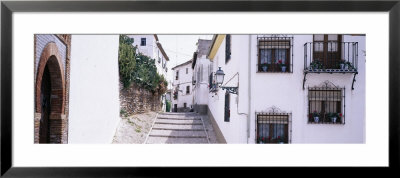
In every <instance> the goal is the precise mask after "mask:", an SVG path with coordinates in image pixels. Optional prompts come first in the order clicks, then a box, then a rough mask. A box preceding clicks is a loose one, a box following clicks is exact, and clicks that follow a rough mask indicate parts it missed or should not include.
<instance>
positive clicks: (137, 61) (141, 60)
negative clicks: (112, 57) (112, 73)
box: [118, 35, 168, 94]
mask: <svg viewBox="0 0 400 178" xmlns="http://www.w3.org/2000/svg"><path fill="white" fill-rule="evenodd" d="M132 43H133V40H132V39H131V38H129V37H128V36H126V35H120V37H119V53H118V64H119V74H120V80H121V81H122V83H123V85H124V88H128V87H130V85H131V84H132V83H135V84H136V85H137V86H139V87H142V88H145V89H147V90H149V91H151V92H153V94H154V93H159V94H164V93H165V92H166V90H167V86H168V82H167V80H166V79H165V78H164V76H162V75H160V74H158V73H157V67H156V65H155V59H151V58H150V57H148V56H146V55H143V54H142V53H137V52H136V47H133V46H132Z"/></svg>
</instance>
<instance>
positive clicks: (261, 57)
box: [257, 36, 293, 73]
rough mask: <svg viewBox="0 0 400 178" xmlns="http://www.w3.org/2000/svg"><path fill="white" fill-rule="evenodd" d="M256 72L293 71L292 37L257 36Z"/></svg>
mask: <svg viewBox="0 0 400 178" xmlns="http://www.w3.org/2000/svg"><path fill="white" fill-rule="evenodd" d="M257 48H258V63H257V72H282V73H292V72H293V37H286V36H283V37H282V36H268V37H266V36H258V37H257Z"/></svg>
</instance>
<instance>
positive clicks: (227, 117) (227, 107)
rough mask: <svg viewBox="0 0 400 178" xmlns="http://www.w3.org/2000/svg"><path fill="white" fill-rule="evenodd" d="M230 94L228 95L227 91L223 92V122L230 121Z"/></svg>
mask: <svg viewBox="0 0 400 178" xmlns="http://www.w3.org/2000/svg"><path fill="white" fill-rule="evenodd" d="M229 100H230V96H229V92H226V93H225V119H224V121H225V122H229V121H230V117H231V108H230V101H229Z"/></svg>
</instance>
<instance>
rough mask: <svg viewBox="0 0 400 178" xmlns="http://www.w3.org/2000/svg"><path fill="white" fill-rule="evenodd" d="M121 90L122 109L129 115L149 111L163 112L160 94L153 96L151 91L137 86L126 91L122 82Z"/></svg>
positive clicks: (133, 85)
mask: <svg viewBox="0 0 400 178" xmlns="http://www.w3.org/2000/svg"><path fill="white" fill-rule="evenodd" d="M119 88H120V92H119V99H120V108H121V110H124V111H126V112H127V113H128V114H129V115H131V114H136V113H144V112H149V111H161V108H162V104H161V95H159V94H158V93H154V94H153V93H152V92H151V91H148V90H146V89H143V88H140V87H138V86H137V85H135V84H132V85H131V86H130V87H129V88H127V89H124V88H123V84H122V83H121V82H120V85H119Z"/></svg>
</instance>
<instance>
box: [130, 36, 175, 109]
mask: <svg viewBox="0 0 400 178" xmlns="http://www.w3.org/2000/svg"><path fill="white" fill-rule="evenodd" d="M127 36H128V37H130V38H131V39H133V43H132V45H133V46H135V47H136V48H137V52H139V53H142V54H143V55H146V56H149V57H150V58H152V59H155V65H156V67H157V72H158V74H160V75H163V76H164V78H165V79H166V80H167V81H168V85H170V81H169V80H168V78H167V77H168V76H169V75H168V72H171V71H169V69H168V65H167V63H168V61H169V58H168V55H167V53H166V52H165V50H164V48H163V47H162V45H161V43H160V41H159V39H158V36H157V35H151V34H147V35H127ZM160 100H161V101H162V103H163V105H162V110H163V111H165V110H166V103H165V102H166V95H165V94H163V95H162V96H161V98H160Z"/></svg>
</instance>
